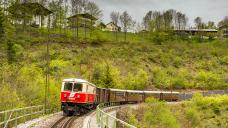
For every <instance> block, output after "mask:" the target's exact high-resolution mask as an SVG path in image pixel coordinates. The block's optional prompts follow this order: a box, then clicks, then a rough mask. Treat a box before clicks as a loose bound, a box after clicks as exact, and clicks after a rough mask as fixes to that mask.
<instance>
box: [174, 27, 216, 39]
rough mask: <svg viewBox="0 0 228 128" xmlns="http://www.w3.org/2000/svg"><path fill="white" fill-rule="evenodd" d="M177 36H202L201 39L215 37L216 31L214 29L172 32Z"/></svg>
mask: <svg viewBox="0 0 228 128" xmlns="http://www.w3.org/2000/svg"><path fill="white" fill-rule="evenodd" d="M174 32H175V33H176V34H177V35H183V34H187V35H189V37H190V38H191V36H196V35H199V36H202V37H217V36H218V30H216V29H181V30H174Z"/></svg>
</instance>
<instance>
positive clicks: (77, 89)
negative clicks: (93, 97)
mask: <svg viewBox="0 0 228 128" xmlns="http://www.w3.org/2000/svg"><path fill="white" fill-rule="evenodd" d="M73 91H74V92H81V91H82V84H79V83H74V88H73Z"/></svg>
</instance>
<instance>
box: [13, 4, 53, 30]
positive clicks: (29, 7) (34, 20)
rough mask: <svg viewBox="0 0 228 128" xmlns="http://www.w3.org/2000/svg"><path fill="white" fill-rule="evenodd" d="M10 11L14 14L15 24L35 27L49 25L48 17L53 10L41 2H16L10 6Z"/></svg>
mask: <svg viewBox="0 0 228 128" xmlns="http://www.w3.org/2000/svg"><path fill="white" fill-rule="evenodd" d="M9 13H11V14H12V16H13V23H14V24H22V25H23V26H24V27H25V26H27V25H30V26H33V27H47V26H48V17H49V16H51V14H52V11H50V10H49V9H47V8H46V7H44V6H43V5H41V4H39V3H30V2H28V3H25V2H23V3H16V4H13V5H12V6H10V7H9Z"/></svg>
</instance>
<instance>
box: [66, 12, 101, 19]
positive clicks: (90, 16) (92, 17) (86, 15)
mask: <svg viewBox="0 0 228 128" xmlns="http://www.w3.org/2000/svg"><path fill="white" fill-rule="evenodd" d="M77 17H83V18H87V19H90V20H97V18H96V17H94V16H92V15H90V14H89V13H82V14H76V15H73V16H71V17H68V18H67V19H68V20H69V19H72V18H77Z"/></svg>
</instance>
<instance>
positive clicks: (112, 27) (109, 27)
mask: <svg viewBox="0 0 228 128" xmlns="http://www.w3.org/2000/svg"><path fill="white" fill-rule="evenodd" d="M105 30H106V31H111V32H116V31H117V32H120V31H121V27H119V26H117V25H116V24H114V23H113V22H110V23H108V24H106V28H105Z"/></svg>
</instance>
